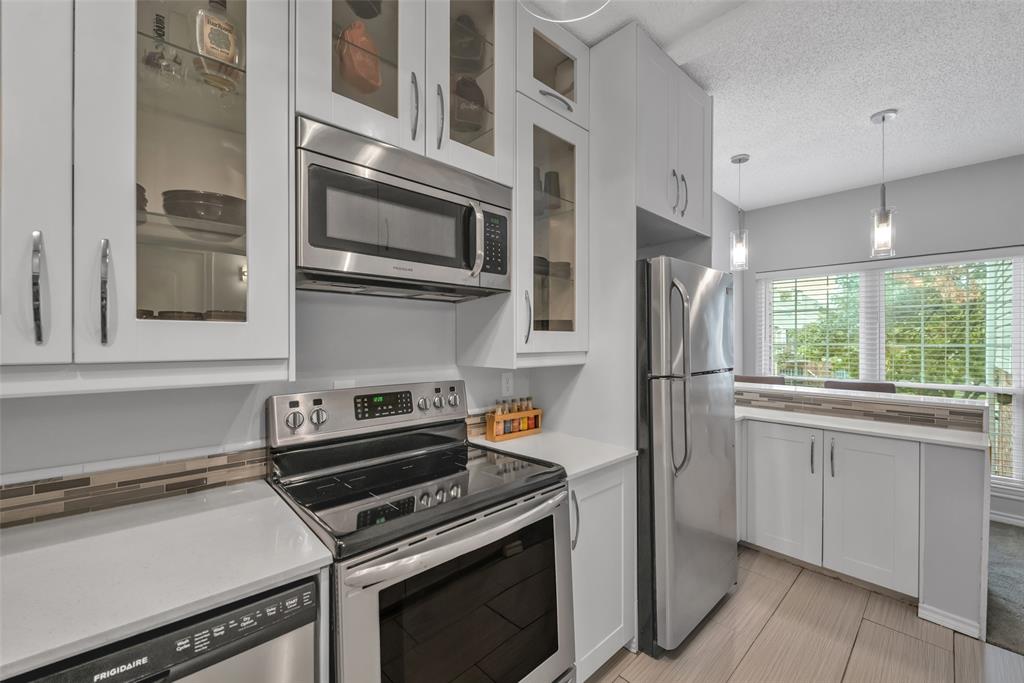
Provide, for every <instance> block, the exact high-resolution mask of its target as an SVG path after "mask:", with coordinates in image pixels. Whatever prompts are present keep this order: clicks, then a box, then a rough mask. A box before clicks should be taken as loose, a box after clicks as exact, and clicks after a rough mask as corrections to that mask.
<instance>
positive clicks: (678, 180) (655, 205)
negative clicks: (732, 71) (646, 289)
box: [634, 27, 712, 240]
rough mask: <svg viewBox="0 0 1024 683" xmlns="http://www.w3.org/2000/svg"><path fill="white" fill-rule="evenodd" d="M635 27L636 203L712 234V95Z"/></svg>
mask: <svg viewBox="0 0 1024 683" xmlns="http://www.w3.org/2000/svg"><path fill="white" fill-rule="evenodd" d="M634 30H635V31H636V32H637V34H638V35H637V48H636V49H637V55H636V79H635V82H636V95H635V97H636V105H637V160H636V163H637V205H638V206H640V207H641V208H642V209H644V210H646V211H648V212H649V213H652V214H654V215H656V216H659V217H660V218H663V219H665V220H666V221H671V222H672V223H674V224H676V225H680V226H683V227H685V228H688V229H689V230H691V231H693V232H696V233H699V234H702V235H710V234H711V151H712V150H711V131H712V99H711V97H710V96H708V95H707V94H706V93H705V92H704V91H703V90H701V89H700V86H698V85H697V84H696V83H694V82H693V81H692V80H691V79H690V78H689V76H687V75H686V74H685V73H684V72H683V70H682V69H680V68H679V66H678V65H677V64H676V63H675V62H673V61H672V59H671V58H670V57H669V56H668V55H666V54H665V53H664V52H663V51H662V50H661V48H660V47H658V45H657V44H656V43H655V42H654V40H652V39H651V37H650V36H648V35H647V33H645V32H644V31H643V30H641V29H640V28H639V27H636V28H635V29H634ZM682 236H683V235H682V234H680V235H678V236H676V237H677V238H678V237H682ZM663 237H664V238H665V239H666V240H668V239H671V238H672V235H670V234H665V235H663Z"/></svg>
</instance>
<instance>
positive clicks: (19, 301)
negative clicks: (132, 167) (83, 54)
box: [0, 0, 74, 365]
mask: <svg viewBox="0 0 1024 683" xmlns="http://www.w3.org/2000/svg"><path fill="white" fill-rule="evenodd" d="M73 10H74V8H73V6H72V3H71V0H52V1H51V2H38V1H36V0H11V1H8V0H4V2H3V4H2V5H0V49H2V55H0V140H2V142H0V150H2V152H0V153H2V168H0V197H2V200H0V275H2V288H0V314H2V315H0V364H4V365H14V364H30V363H39V364H41V363H70V362H71V116H72V114H71V96H72V91H71V88H72V86H71V76H72V70H71V64H72V45H73V39H74V36H73V24H72V20H73V16H74V11H73ZM43 27H45V29H44V28H43ZM41 30H45V32H46V35H47V36H48V37H47V39H46V41H45V45H46V47H45V49H41V48H40V42H39V32H40V31H41Z"/></svg>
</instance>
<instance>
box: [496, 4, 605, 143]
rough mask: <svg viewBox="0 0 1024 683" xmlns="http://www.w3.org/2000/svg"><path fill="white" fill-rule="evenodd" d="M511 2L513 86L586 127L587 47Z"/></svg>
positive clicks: (588, 64) (587, 101)
mask: <svg viewBox="0 0 1024 683" xmlns="http://www.w3.org/2000/svg"><path fill="white" fill-rule="evenodd" d="M509 4H512V3H509ZM515 4H516V6H517V7H518V14H519V16H518V21H517V24H516V34H517V36H518V38H517V41H516V42H517V47H516V50H517V54H516V89H517V90H518V91H519V92H521V93H523V94H524V95H527V96H528V97H530V98H532V99H533V100H535V101H537V102H539V103H540V104H542V105H544V106H545V107H547V108H548V109H550V110H551V111H554V112H557V113H558V114H560V115H561V116H564V117H565V118H567V119H569V120H570V121H572V122H573V123H575V124H576V125H577V126H581V127H582V128H586V129H589V128H590V48H588V47H587V46H586V45H585V44H584V43H583V42H582V41H580V40H579V39H578V38H576V37H575V36H573V35H572V34H570V33H569V32H568V31H566V30H565V29H564V28H562V27H561V26H559V25H558V24H556V23H553V22H550V21H544V20H543V19H540V18H538V17H536V16H534V15H533V14H531V13H530V12H528V11H527V10H526V8H525V7H523V6H522V5H521V4H520V3H518V2H517V3H515Z"/></svg>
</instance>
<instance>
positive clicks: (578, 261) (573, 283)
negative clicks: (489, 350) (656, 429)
mask: <svg viewBox="0 0 1024 683" xmlns="http://www.w3.org/2000/svg"><path fill="white" fill-rule="evenodd" d="M516 121H517V123H516V129H517V139H518V140H519V144H518V145H517V150H516V185H515V187H516V198H515V204H516V207H515V208H516V210H515V212H513V216H514V218H515V221H516V225H517V229H516V239H517V241H518V242H519V247H518V266H517V268H519V269H520V278H519V282H520V283H521V284H522V287H523V292H522V293H521V294H519V295H518V298H519V302H520V306H521V308H520V310H521V311H522V312H523V315H524V317H523V318H521V320H522V322H523V324H522V325H520V326H519V329H520V330H521V331H522V333H521V334H520V335H519V338H518V339H517V344H518V350H519V352H520V353H540V352H544V353H552V352H554V353H557V352H571V351H586V350H587V326H588V310H587V281H588V264H589V258H588V246H587V244H588V230H589V222H588V212H587V206H588V197H587V169H588V167H589V166H588V164H589V161H588V149H587V145H588V140H587V131H585V130H583V129H582V128H580V127H579V126H577V125H575V124H573V123H570V122H569V121H568V120H566V119H564V118H562V117H561V116H558V115H557V114H555V113H553V112H552V111H551V110H550V109H546V108H544V107H542V106H540V105H539V104H537V103H536V102H534V101H533V100H531V99H529V98H527V97H524V96H522V95H519V96H518V98H517V106H516ZM526 188H530V189H526ZM513 296H516V293H513Z"/></svg>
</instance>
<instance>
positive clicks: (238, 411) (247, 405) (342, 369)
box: [0, 292, 530, 475]
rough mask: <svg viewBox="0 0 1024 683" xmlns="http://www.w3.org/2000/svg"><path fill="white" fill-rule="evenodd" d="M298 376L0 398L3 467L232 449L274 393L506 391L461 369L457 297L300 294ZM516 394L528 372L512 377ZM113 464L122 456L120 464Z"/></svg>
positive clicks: (2, 470) (109, 462) (481, 374)
mask: <svg viewBox="0 0 1024 683" xmlns="http://www.w3.org/2000/svg"><path fill="white" fill-rule="evenodd" d="M296 347H297V348H296V352H297V359H298V367H297V375H298V381H297V382H294V383H288V382H279V383H273V384H257V385H244V386H230V387H206V388H195V389H173V390H165V391H135V392H123V393H112V394H99V395H96V394H90V395H85V396H57V397H46V398H29V399H3V400H2V401H0V474H4V475H10V474H12V473H17V472H24V471H27V470H52V472H51V474H64V473H67V472H69V471H73V470H69V468H74V467H77V466H80V465H83V464H93V465H95V464H97V463H100V464H99V465H98V466H97V468H105V467H118V466H127V465H133V464H142V463H147V462H153V461H155V460H158V459H163V460H169V459H175V458H180V457H188V456H191V455H200V454H205V453H209V452H214V451H218V450H235V449H237V448H244V447H246V446H249V445H252V444H253V442H258V441H259V440H260V439H262V438H263V401H264V399H266V397H267V396H269V395H271V394H275V393H290V392H294V391H312V390H318V389H330V388H333V387H334V386H352V385H356V384H370V383H377V382H379V383H388V382H400V381H407V380H408V381H415V380H419V379H423V380H428V381H429V380H435V379H443V378H448V377H462V378H464V379H465V380H466V383H467V392H468V394H469V396H468V404H469V407H470V409H475V408H477V407H483V406H485V405H489V404H490V403H492V402H493V401H494V399H496V398H497V397H498V396H500V372H499V371H497V370H484V369H474V368H468V369H460V368H457V367H456V366H455V307H454V306H452V305H451V304H444V303H434V302H425V301H404V300H395V299H385V298H379V297H358V296H347V295H339V294H328V293H314V292H299V293H298V302H297V308H296ZM514 381H515V389H516V395H517V396H520V395H526V394H527V393H529V390H530V387H529V376H528V375H527V374H526V373H524V372H517V373H515V377H514ZM114 461H116V462H114Z"/></svg>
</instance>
